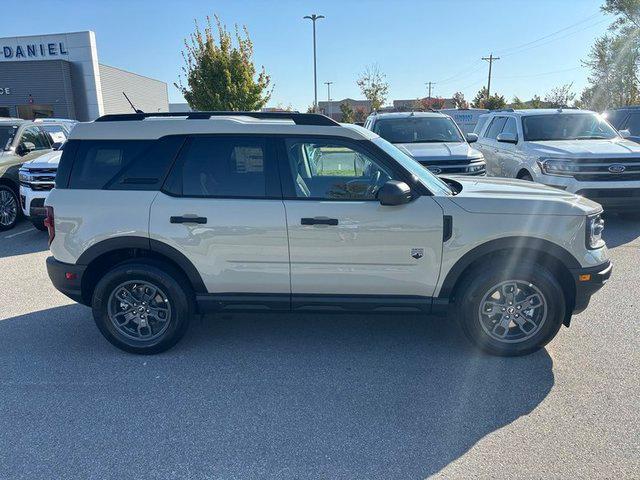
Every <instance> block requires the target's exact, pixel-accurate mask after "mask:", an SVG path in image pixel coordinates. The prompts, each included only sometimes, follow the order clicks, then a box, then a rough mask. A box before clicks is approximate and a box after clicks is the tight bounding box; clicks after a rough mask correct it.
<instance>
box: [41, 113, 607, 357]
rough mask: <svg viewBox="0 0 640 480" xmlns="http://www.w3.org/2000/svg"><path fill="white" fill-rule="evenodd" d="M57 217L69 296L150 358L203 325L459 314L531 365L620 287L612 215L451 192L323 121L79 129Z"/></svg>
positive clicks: (207, 121)
mask: <svg viewBox="0 0 640 480" xmlns="http://www.w3.org/2000/svg"><path fill="white" fill-rule="evenodd" d="M338 165H340V167H339V168H338ZM347 166H348V168H347ZM46 209H47V219H46V224H47V226H48V229H49V239H50V247H51V252H52V254H53V256H52V257H49V258H48V260H47V267H48V272H49V276H50V278H51V280H52V282H53V284H54V285H55V286H56V287H57V288H58V289H59V290H60V291H61V292H63V293H65V294H66V295H68V296H69V297H71V298H72V299H74V300H76V301H78V302H80V303H82V304H85V305H89V306H91V307H92V310H93V316H94V319H95V322H96V324H97V326H98V328H99V329H100V331H101V332H102V333H103V334H104V336H105V337H106V338H107V339H108V340H109V341H110V342H111V343H113V344H114V345H116V346H117V347H120V348H122V349H124V350H127V351H130V352H137V353H156V352H160V351H163V350H166V349H168V348H170V347H171V346H172V345H174V344H175V343H176V342H177V341H178V340H179V339H180V338H181V337H182V335H183V334H184V333H185V329H186V328H187V325H188V323H189V319H190V318H191V316H192V314H193V313H204V312H212V311H213V312H216V311H247V310H249V311H261V310H265V311H266V310H277V311H295V312H301V311H308V310H316V311H317V310H320V311H342V312H351V311H365V312H385V313H392V312H398V313H406V312H424V313H438V312H450V313H451V316H452V317H453V318H455V319H456V320H457V321H458V322H459V323H460V326H461V328H462V331H463V332H464V334H465V335H466V336H467V337H468V338H469V339H470V340H471V341H472V342H473V343H474V344H476V345H477V346H479V347H480V348H482V349H484V350H486V351H488V352H491V353H494V354H499V355H520V354H526V353H528V352H532V351H534V350H536V349H538V348H540V347H541V346H543V345H545V344H546V343H547V342H549V341H550V340H551V339H552V338H553V337H554V336H555V335H556V333H557V332H558V330H559V328H560V326H561V325H562V324H565V325H567V326H568V325H569V322H570V318H571V315H572V314H573V313H575V312H579V311H581V310H583V309H584V308H586V306H587V303H588V302H589V298H590V296H591V295H592V294H593V293H594V292H595V291H596V290H597V289H599V288H600V287H601V286H602V284H603V283H604V281H605V280H606V279H607V278H608V277H609V275H610V273H611V264H610V262H609V259H608V254H607V248H606V246H605V244H604V242H603V240H602V238H601V233H602V228H603V222H602V220H601V218H600V213H601V211H602V209H601V208H600V206H599V205H598V204H596V203H594V202H592V201H590V200H587V199H584V198H581V197H578V196H576V195H573V194H571V193H567V192H563V191H560V190H557V189H555V188H550V187H544V186H542V187H541V186H539V185H534V184H532V183H530V182H524V181H519V180H507V179H487V178H478V177H471V178H470V177H450V178H447V179H446V180H441V179H439V178H437V177H435V176H434V175H433V174H431V173H430V172H428V171H427V170H426V169H424V168H423V167H421V166H420V165H419V164H418V163H417V162H415V161H414V160H413V159H412V158H411V157H409V156H408V155H406V154H405V153H404V152H402V151H401V150H399V149H397V148H396V147H394V146H393V145H391V144H390V143H388V142H387V141H385V140H383V139H382V138H380V137H379V136H378V135H376V134H375V133H373V132H371V131H369V130H367V129H364V128H362V127H358V126H353V125H350V126H347V125H340V124H338V123H336V122H334V121H333V120H331V119H329V118H327V117H324V116H322V115H316V114H299V113H283V112H278V113H253V112H233V113H230V112H226V113H225V112H192V113H185V114H176V113H157V114H142V113H141V114H124V115H107V116H104V117H101V118H99V119H97V120H96V121H95V122H92V123H86V124H79V125H78V126H77V127H76V128H75V129H74V130H73V132H72V133H71V136H70V139H69V141H68V142H67V143H66V145H65V149H64V151H63V154H62V158H61V160H60V165H59V169H58V174H57V177H56V187H55V189H54V190H52V192H51V194H50V195H49V197H48V199H47V201H46Z"/></svg>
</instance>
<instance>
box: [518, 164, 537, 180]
mask: <svg viewBox="0 0 640 480" xmlns="http://www.w3.org/2000/svg"><path fill="white" fill-rule="evenodd" d="M525 173H526V174H528V175H529V176H531V178H534V177H533V172H532V171H531V170H530V169H529V168H527V167H522V166H521V167H519V168H518V173H516V178H522V176H523V174H525Z"/></svg>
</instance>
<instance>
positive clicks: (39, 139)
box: [20, 127, 51, 150]
mask: <svg viewBox="0 0 640 480" xmlns="http://www.w3.org/2000/svg"><path fill="white" fill-rule="evenodd" d="M27 142H30V143H33V144H34V145H35V147H36V150H46V149H48V148H51V145H49V142H48V140H47V139H46V137H45V135H44V134H43V133H42V132H41V131H40V129H39V128H38V127H27V128H25V129H24V132H22V137H21V138H20V143H22V144H24V143H27Z"/></svg>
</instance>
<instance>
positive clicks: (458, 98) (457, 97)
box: [453, 92, 469, 108]
mask: <svg viewBox="0 0 640 480" xmlns="http://www.w3.org/2000/svg"><path fill="white" fill-rule="evenodd" d="M453 105H454V106H455V107H456V108H469V102H467V101H466V100H465V99H464V93H462V92H456V93H454V94H453Z"/></svg>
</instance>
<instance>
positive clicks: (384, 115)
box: [368, 112, 448, 119]
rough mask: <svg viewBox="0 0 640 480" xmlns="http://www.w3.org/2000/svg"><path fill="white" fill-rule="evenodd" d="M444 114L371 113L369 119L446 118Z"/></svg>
mask: <svg viewBox="0 0 640 480" xmlns="http://www.w3.org/2000/svg"><path fill="white" fill-rule="evenodd" d="M447 116H448V115H445V114H444V113H440V112H383V113H372V114H371V115H369V117H368V119H369V118H375V119H383V118H407V117H447Z"/></svg>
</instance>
